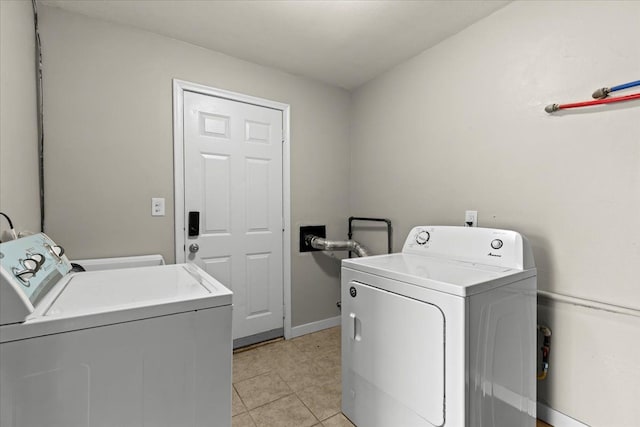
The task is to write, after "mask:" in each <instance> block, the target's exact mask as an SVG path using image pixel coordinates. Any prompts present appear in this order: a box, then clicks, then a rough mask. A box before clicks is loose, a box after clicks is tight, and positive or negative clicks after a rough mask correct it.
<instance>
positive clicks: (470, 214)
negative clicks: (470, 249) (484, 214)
mask: <svg viewBox="0 0 640 427" xmlns="http://www.w3.org/2000/svg"><path fill="white" fill-rule="evenodd" d="M464 226H465V227H477V226H478V211H465V212H464Z"/></svg>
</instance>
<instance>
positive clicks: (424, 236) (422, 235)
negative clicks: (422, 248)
mask: <svg viewBox="0 0 640 427" xmlns="http://www.w3.org/2000/svg"><path fill="white" fill-rule="evenodd" d="M430 238H431V235H430V234H429V232H428V231H426V230H422V231H419V232H418V234H416V243H417V244H419V245H424V244H425V243H427V242H428V241H429V239H430Z"/></svg>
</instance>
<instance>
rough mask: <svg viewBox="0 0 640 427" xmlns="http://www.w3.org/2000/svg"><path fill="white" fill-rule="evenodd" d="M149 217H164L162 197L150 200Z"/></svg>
mask: <svg viewBox="0 0 640 427" xmlns="http://www.w3.org/2000/svg"><path fill="white" fill-rule="evenodd" d="M151 216H164V197H152V198H151Z"/></svg>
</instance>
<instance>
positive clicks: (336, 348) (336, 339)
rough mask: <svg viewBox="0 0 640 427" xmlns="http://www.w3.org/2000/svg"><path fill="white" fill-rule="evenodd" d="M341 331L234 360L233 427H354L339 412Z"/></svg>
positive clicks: (327, 331)
mask: <svg viewBox="0 0 640 427" xmlns="http://www.w3.org/2000/svg"><path fill="white" fill-rule="evenodd" d="M340 380H341V377H340V328H339V327H336V328H331V329H325V330H323V331H320V332H316V333H313V334H309V335H305V336H302V337H299V338H295V339H293V340H289V341H277V342H274V343H270V344H266V345H263V346H259V347H256V348H253V349H251V350H246V351H242V352H238V353H236V354H234V355H233V409H232V411H233V423H232V424H233V427H245V426H246V427H288V426H290V427H311V426H325V427H343V426H353V424H351V423H350V422H349V420H347V419H346V418H345V417H344V416H343V415H342V414H341V413H340V399H341V383H340Z"/></svg>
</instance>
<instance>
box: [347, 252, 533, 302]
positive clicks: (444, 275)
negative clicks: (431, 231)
mask: <svg viewBox="0 0 640 427" xmlns="http://www.w3.org/2000/svg"><path fill="white" fill-rule="evenodd" d="M342 265H343V267H345V268H350V269H353V270H360V271H364V272H367V273H370V274H375V275H378V276H382V277H388V278H391V279H395V280H399V281H402V282H407V283H409V284H412V285H416V286H421V287H424V288H428V289H433V290H436V291H441V292H446V293H449V294H453V295H458V296H467V295H473V294H477V293H480V292H484V291H487V290H489V289H493V288H496V287H499V286H503V285H506V284H509V283H513V282H514V281H516V280H521V279H524V278H526V277H531V276H535V275H536V270H535V269H529V270H518V269H513V268H507V267H500V266H494V265H485V264H479V263H473V262H468V261H459V260H452V259H446V258H438V257H428V256H423V255H416V254H407V253H399V254H391V255H379V256H373V257H365V258H351V259H344V260H342Z"/></svg>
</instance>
